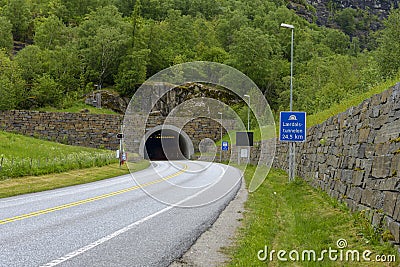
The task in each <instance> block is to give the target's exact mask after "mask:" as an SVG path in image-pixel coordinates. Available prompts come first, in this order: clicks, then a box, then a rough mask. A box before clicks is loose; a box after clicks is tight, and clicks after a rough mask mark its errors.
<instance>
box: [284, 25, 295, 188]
mask: <svg viewBox="0 0 400 267" xmlns="http://www.w3.org/2000/svg"><path fill="white" fill-rule="evenodd" d="M281 27H284V28H288V29H291V30H292V38H291V39H292V40H291V45H290V111H293V43H294V26H293V25H290V24H286V23H282V24H281ZM295 161H296V147H295V143H294V142H290V143H289V182H290V181H293V180H294V174H295Z"/></svg>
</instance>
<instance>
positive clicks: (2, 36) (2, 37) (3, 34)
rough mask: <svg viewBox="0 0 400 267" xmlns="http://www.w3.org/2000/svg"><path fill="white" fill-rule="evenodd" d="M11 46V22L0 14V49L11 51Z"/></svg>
mask: <svg viewBox="0 0 400 267" xmlns="http://www.w3.org/2000/svg"><path fill="white" fill-rule="evenodd" d="M12 48H13V36H12V24H11V23H10V21H9V20H8V19H7V18H5V17H2V16H0V49H5V50H6V51H7V52H11V50H12Z"/></svg>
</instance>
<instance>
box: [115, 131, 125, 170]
mask: <svg viewBox="0 0 400 267" xmlns="http://www.w3.org/2000/svg"><path fill="white" fill-rule="evenodd" d="M117 139H119V151H118V152H117V155H118V157H119V167H121V165H122V164H124V162H125V161H126V154H125V151H124V148H123V145H122V140H123V139H124V134H123V133H122V126H121V132H120V133H118V134H117Z"/></svg>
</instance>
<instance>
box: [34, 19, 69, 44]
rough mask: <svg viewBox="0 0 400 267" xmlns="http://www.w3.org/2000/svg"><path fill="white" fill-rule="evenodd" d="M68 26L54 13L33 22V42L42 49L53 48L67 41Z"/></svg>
mask: <svg viewBox="0 0 400 267" xmlns="http://www.w3.org/2000/svg"><path fill="white" fill-rule="evenodd" d="M68 32H69V30H68V28H67V27H66V26H65V25H64V24H63V23H62V21H61V20H60V19H59V18H58V17H56V16H55V15H51V16H49V17H48V18H40V19H38V20H36V22H35V37H34V42H35V44H36V45H37V46H39V47H40V48H42V49H54V48H55V47H57V46H62V45H64V44H66V43H67V41H68Z"/></svg>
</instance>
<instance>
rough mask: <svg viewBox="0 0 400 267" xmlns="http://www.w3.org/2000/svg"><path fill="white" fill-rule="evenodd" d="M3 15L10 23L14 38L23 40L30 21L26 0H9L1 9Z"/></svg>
mask: <svg viewBox="0 0 400 267" xmlns="http://www.w3.org/2000/svg"><path fill="white" fill-rule="evenodd" d="M3 12H4V13H3V15H4V16H5V17H6V18H8V20H9V21H10V22H11V24H12V34H13V36H14V40H18V41H25V39H26V38H27V37H28V29H29V24H30V23H31V21H32V18H31V11H30V7H29V4H28V1H27V0H9V1H8V4H7V5H6V6H5V7H4V9H3Z"/></svg>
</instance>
